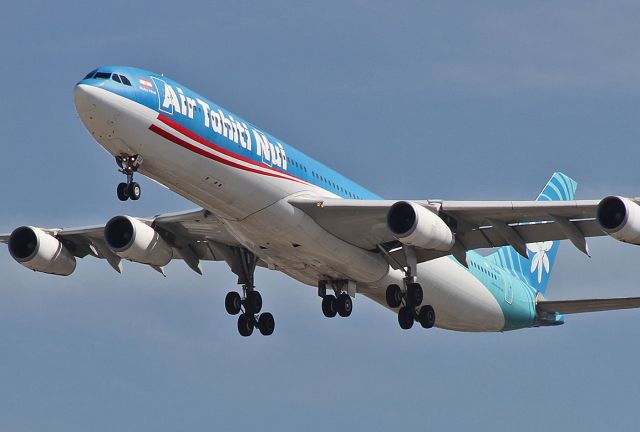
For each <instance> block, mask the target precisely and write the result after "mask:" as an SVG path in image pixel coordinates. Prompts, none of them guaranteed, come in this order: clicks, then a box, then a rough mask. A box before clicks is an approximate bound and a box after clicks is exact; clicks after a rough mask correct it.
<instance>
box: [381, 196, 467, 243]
mask: <svg viewBox="0 0 640 432" xmlns="http://www.w3.org/2000/svg"><path fill="white" fill-rule="evenodd" d="M387 227H388V228H389V230H390V231H391V233H392V234H393V235H394V237H395V238H397V239H398V240H399V241H401V242H402V243H404V244H406V245H409V246H415V247H419V248H421V249H432V250H439V251H444V252H446V251H449V250H451V248H452V247H453V244H454V243H455V239H454V236H453V233H452V232H451V229H450V228H449V227H448V226H447V224H446V223H444V221H443V220H442V219H441V218H440V217H439V216H438V215H436V214H435V213H433V212H432V211H430V210H427V209H426V208H424V207H422V206H421V205H419V204H416V203H414V202H409V201H398V202H397V203H395V204H393V205H392V206H391V208H390V209H389V212H388V213H387Z"/></svg>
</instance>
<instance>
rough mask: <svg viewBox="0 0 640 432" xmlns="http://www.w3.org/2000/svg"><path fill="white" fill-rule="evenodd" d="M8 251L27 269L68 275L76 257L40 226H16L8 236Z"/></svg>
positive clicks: (74, 265)
mask: <svg viewBox="0 0 640 432" xmlns="http://www.w3.org/2000/svg"><path fill="white" fill-rule="evenodd" d="M9 253H10V254H11V256H12V257H13V259H14V260H16V261H18V262H19V263H20V264H22V265H23V266H25V267H26V268H28V269H31V270H35V271H39V272H43V273H49V274H54V275H59V276H69V275H70V274H71V273H73V271H74V270H75V269H76V258H75V257H74V256H73V254H72V253H71V252H69V250H67V248H65V247H64V245H63V244H62V243H61V242H60V240H58V239H57V238H55V237H54V236H52V235H51V234H47V233H46V232H44V231H43V230H42V229H40V228H35V227H30V226H23V227H20V228H16V229H15V230H13V232H12V233H11V236H10V237H9Z"/></svg>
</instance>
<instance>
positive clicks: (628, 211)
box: [596, 196, 640, 244]
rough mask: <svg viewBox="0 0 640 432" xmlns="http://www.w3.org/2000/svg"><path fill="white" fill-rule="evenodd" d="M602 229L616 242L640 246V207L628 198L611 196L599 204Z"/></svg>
mask: <svg viewBox="0 0 640 432" xmlns="http://www.w3.org/2000/svg"><path fill="white" fill-rule="evenodd" d="M596 217H597V219H598V223H599V224H600V228H602V230H603V231H604V232H606V233H607V234H609V235H610V236H611V237H613V238H614V239H616V240H620V241H622V242H625V243H632V244H640V206H639V205H638V204H636V203H635V202H633V201H631V200H630V199H628V198H623V197H619V196H609V197H606V198H604V199H602V201H600V204H598V211H597V215H596Z"/></svg>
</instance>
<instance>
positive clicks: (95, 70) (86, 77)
mask: <svg viewBox="0 0 640 432" xmlns="http://www.w3.org/2000/svg"><path fill="white" fill-rule="evenodd" d="M97 71H98V69H94V70H92V71H91V72H89V73H88V74H87V76H85V77H84V79H89V78H91V77H92V76H93V74H94V73H96V72H97Z"/></svg>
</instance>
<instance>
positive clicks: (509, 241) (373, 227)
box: [289, 197, 606, 261]
mask: <svg viewBox="0 0 640 432" xmlns="http://www.w3.org/2000/svg"><path fill="white" fill-rule="evenodd" d="M289 202H290V203H291V204H292V205H293V206H295V207H297V208H299V209H301V210H302V211H304V212H305V213H307V214H308V215H309V216H310V217H311V218H313V219H314V220H315V221H316V222H317V223H318V224H319V225H321V226H322V227H323V228H324V229H325V230H327V231H328V232H330V233H332V234H333V235H335V236H337V237H339V238H341V239H342V240H344V241H347V242H349V243H351V244H354V245H356V246H359V247H362V248H365V249H369V250H375V249H379V248H380V246H384V247H385V248H386V249H387V250H391V251H392V250H393V247H394V245H395V246H397V245H398V242H397V239H396V238H395V237H394V235H393V234H392V232H391V231H390V230H389V228H388V227H387V214H388V213H389V210H390V209H391V206H392V205H394V204H396V203H397V202H398V201H393V200H343V199H325V198H312V197H296V198H293V199H291V200H289ZM412 203H414V204H416V205H419V206H421V207H424V208H426V209H428V210H430V211H431V212H433V213H434V214H437V215H438V216H440V217H441V218H442V219H443V220H444V221H445V222H446V223H447V225H448V226H449V227H450V228H451V231H452V232H453V233H454V235H455V239H456V245H455V247H454V249H453V250H452V251H450V252H438V251H433V250H418V251H417V254H418V260H419V261H427V260H429V259H433V258H436V257H439V256H444V255H448V254H449V253H453V254H454V255H456V257H458V256H460V255H464V254H456V252H460V251H462V252H464V251H467V250H474V249H482V248H494V247H500V246H507V245H511V246H513V247H514V248H515V249H516V250H517V251H518V252H520V253H521V254H523V255H525V256H526V244H528V243H536V242H543V241H551V240H564V239H569V240H571V242H572V243H573V244H574V245H575V246H576V247H577V248H578V249H580V250H581V251H583V252H585V253H587V254H588V249H587V245H586V240H585V238H587V237H595V236H604V235H606V234H605V233H604V232H603V231H602V229H601V228H600V226H599V224H598V222H597V221H596V210H597V206H598V203H599V201H595V200H593V201H584V200H583V201H490V202H487V201H412ZM396 255H398V256H397V258H398V259H401V256H402V255H403V254H400V253H399V254H396Z"/></svg>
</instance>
